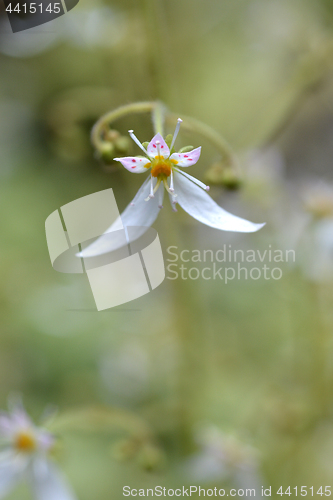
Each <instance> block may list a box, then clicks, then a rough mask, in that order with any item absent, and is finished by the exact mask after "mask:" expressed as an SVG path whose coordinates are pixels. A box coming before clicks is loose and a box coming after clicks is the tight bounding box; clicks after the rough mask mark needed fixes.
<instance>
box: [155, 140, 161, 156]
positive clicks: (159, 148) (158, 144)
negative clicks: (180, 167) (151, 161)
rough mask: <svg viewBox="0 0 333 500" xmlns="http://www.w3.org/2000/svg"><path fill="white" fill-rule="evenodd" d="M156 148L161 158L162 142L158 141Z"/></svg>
mask: <svg viewBox="0 0 333 500" xmlns="http://www.w3.org/2000/svg"><path fill="white" fill-rule="evenodd" d="M156 147H157V154H158V156H161V142H160V141H156Z"/></svg>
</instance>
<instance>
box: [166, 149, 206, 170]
mask: <svg viewBox="0 0 333 500" xmlns="http://www.w3.org/2000/svg"><path fill="white" fill-rule="evenodd" d="M200 153H201V146H200V147H199V148H196V149H192V151H189V152H188V153H173V154H172V155H171V156H170V160H175V161H176V162H177V163H176V165H177V167H190V166H191V165H194V164H195V163H197V161H198V160H199V158H200Z"/></svg>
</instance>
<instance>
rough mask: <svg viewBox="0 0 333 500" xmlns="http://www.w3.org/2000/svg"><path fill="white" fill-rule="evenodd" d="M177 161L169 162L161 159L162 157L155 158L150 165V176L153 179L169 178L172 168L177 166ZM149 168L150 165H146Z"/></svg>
mask: <svg viewBox="0 0 333 500" xmlns="http://www.w3.org/2000/svg"><path fill="white" fill-rule="evenodd" d="M177 163H178V162H177V160H169V159H165V158H163V156H155V160H153V161H152V163H151V175H152V176H153V177H159V176H166V177H169V175H170V174H171V170H172V166H173V165H177ZM146 167H150V163H149V164H148V165H146Z"/></svg>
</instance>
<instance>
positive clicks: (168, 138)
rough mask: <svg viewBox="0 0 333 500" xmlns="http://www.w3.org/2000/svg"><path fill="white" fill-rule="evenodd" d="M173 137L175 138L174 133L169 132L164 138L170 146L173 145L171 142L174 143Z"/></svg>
mask: <svg viewBox="0 0 333 500" xmlns="http://www.w3.org/2000/svg"><path fill="white" fill-rule="evenodd" d="M172 138H173V135H172V134H168V135H167V136H166V138H165V139H164V140H165V142H166V143H167V145H168V147H169V148H170V147H171V143H172Z"/></svg>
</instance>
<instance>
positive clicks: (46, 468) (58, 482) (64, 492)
mask: <svg viewBox="0 0 333 500" xmlns="http://www.w3.org/2000/svg"><path fill="white" fill-rule="evenodd" d="M30 480H31V483H32V488H33V491H34V494H35V497H36V500H76V496H75V494H74V492H73V490H72V488H71V487H70V486H69V484H68V483H67V481H66V480H65V478H64V477H63V475H62V474H61V472H60V471H59V470H58V469H57V467H56V466H55V465H54V464H52V463H51V462H49V461H48V460H46V459H42V458H37V459H35V460H34V462H33V464H32V466H31V474H30Z"/></svg>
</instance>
